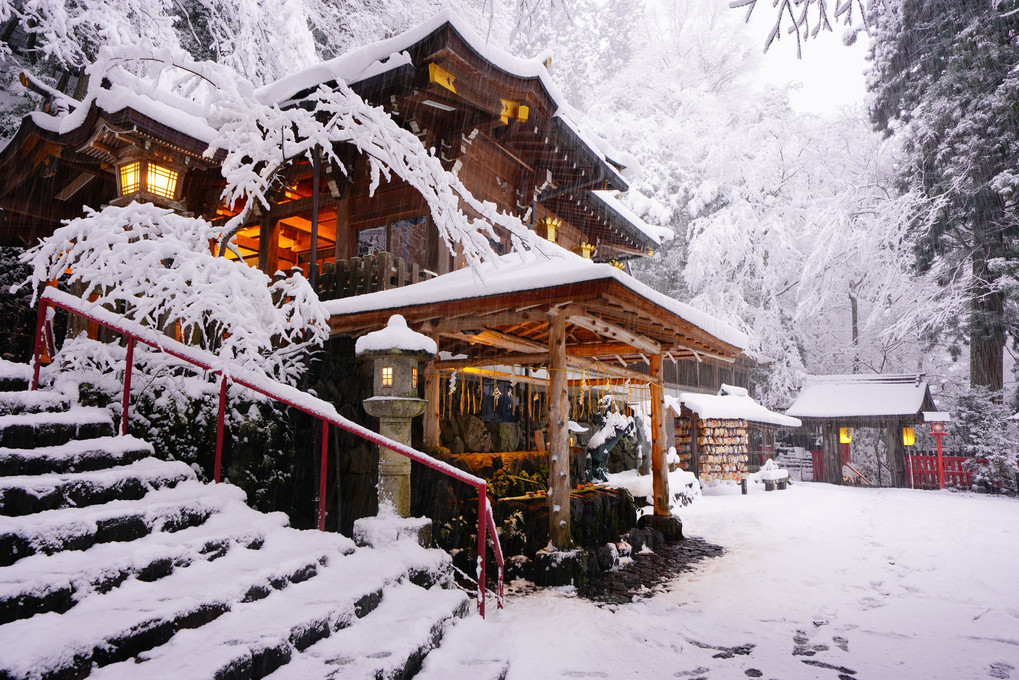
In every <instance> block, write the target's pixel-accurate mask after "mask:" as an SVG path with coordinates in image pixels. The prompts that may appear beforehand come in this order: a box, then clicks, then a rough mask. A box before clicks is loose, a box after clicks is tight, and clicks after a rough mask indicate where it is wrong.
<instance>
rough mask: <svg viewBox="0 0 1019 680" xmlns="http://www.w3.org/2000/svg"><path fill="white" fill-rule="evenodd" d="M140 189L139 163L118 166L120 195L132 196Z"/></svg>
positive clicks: (140, 167) (140, 165) (140, 174)
mask: <svg viewBox="0 0 1019 680" xmlns="http://www.w3.org/2000/svg"><path fill="white" fill-rule="evenodd" d="M141 187H142V164H141V162H140V161H135V162H134V163H128V164H127V165H122V166H120V194H121V195H124V194H133V193H134V192H136V191H138V190H139V189H141Z"/></svg>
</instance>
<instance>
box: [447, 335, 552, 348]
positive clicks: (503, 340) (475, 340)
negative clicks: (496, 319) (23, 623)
mask: <svg viewBox="0 0 1019 680" xmlns="http://www.w3.org/2000/svg"><path fill="white" fill-rule="evenodd" d="M448 335H449V337H451V338H456V339H457V340H462V341H464V342H468V343H470V344H472V345H487V346H488V347H497V348H499V349H504V350H507V351H510V352H520V353H530V354H535V353H540V352H544V351H545V346H544V345H542V344H541V343H538V342H534V341H532V340H527V339H526V338H520V337H517V336H515V335H508V334H506V333H500V332H499V331H493V330H484V331H481V332H480V333H477V334H475V335H467V334H466V333H449V334H448Z"/></svg>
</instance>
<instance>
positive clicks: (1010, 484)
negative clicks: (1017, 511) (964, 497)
mask: <svg viewBox="0 0 1019 680" xmlns="http://www.w3.org/2000/svg"><path fill="white" fill-rule="evenodd" d="M1001 401H1002V399H1001V393H1000V392H992V391H991V390H989V389H987V388H986V387H984V386H982V385H978V386H976V387H973V388H971V389H970V390H969V391H967V392H965V393H963V394H962V395H960V396H959V401H958V403H957V404H956V410H955V413H954V420H953V421H952V424H951V429H950V434H951V436H952V439H953V440H954V441H955V443H956V445H957V446H959V447H961V448H962V451H963V453H964V454H965V455H966V456H970V457H972V458H973V461H972V467H973V472H974V475H973V482H974V484H981V485H984V486H992V487H997V486H999V485H1000V487H1001V489H1002V490H1004V491H1007V492H1008V493H1012V494H1014V493H1015V492H1016V473H1017V468H1016V463H1017V461H1019V456H1017V453H1019V452H1017V450H1016V447H1015V442H1014V441H1013V438H1012V437H1011V436H1010V435H1009V432H1008V423H1009V421H1008V416H1009V413H1010V411H1009V409H1007V408H1006V407H1005V406H1003V405H1002V403H1001Z"/></svg>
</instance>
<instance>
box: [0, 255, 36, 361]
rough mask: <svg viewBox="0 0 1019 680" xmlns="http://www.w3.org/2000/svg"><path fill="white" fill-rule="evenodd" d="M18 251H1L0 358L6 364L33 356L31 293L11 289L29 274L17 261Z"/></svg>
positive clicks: (33, 330) (25, 266)
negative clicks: (4, 360) (1, 324)
mask: <svg viewBox="0 0 1019 680" xmlns="http://www.w3.org/2000/svg"><path fill="white" fill-rule="evenodd" d="M22 252H24V251H23V250H22V249H21V248H12V247H4V248H0V319H3V320H4V323H3V327H2V328H0V357H3V358H4V359H7V360H9V361H27V360H28V359H29V357H31V355H32V342H33V337H32V336H33V334H34V332H35V311H34V310H33V309H32V294H31V292H30V291H27V290H12V288H15V287H16V286H17V285H18V284H20V283H21V282H22V281H24V280H25V278H26V277H27V276H28V274H29V268H28V266H27V265H25V264H24V263H22V262H21V261H20V257H21V254H22Z"/></svg>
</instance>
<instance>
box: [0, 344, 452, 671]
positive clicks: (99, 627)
mask: <svg viewBox="0 0 1019 680" xmlns="http://www.w3.org/2000/svg"><path fill="white" fill-rule="evenodd" d="M27 378H28V374H27V367H24V366H21V367H15V365H12V364H8V363H6V362H2V363H0V679H8V678H11V679H13V678H19V679H20V678H26V679H27V678H31V679H33V680H42V679H46V680H48V679H58V678H59V679H76V678H85V677H89V678H99V679H110V678H132V679H137V678H146V679H155V678H174V679H190V678H195V679H206V678H207V679H210V680H211V679H217V680H218V679H223V680H226V679H234V678H243V679H255V678H266V677H269V678H302V679H305V678H307V679H314V678H409V677H412V676H413V675H414V674H415V673H416V672H417V671H418V670H419V669H420V667H421V663H422V660H423V659H424V657H425V656H426V655H427V654H428V652H429V651H430V650H431V649H433V648H434V647H436V646H437V644H438V642H439V640H440V639H441V638H442V635H443V633H444V631H445V630H446V629H447V628H448V627H449V626H450V625H452V623H453V622H455V621H456V620H457V619H458V618H460V617H463V616H465V615H467V614H468V613H469V612H470V611H471V608H472V607H471V603H470V600H469V599H468V598H467V596H466V595H465V594H464V593H462V592H461V591H459V590H456V589H450V588H447V587H446V586H450V585H451V582H452V579H451V577H450V573H451V572H450V561H449V557H448V556H447V555H446V554H445V553H443V552H440V551H437V550H426V549H424V548H421V547H420V546H418V545H417V544H416V543H415V542H414V541H413V540H399V541H396V542H393V543H391V544H389V545H385V546H381V547H376V548H366V547H358V546H355V545H354V543H353V542H352V541H350V539H348V538H346V537H344V536H341V535H338V534H330V533H321V532H315V531H298V530H295V529H291V528H289V527H287V521H286V517H285V516H283V515H282V514H281V513H276V514H263V513H259V512H256V511H254V510H252V509H250V508H249V507H248V506H247V505H245V503H244V494H243V492H241V491H240V489H238V488H236V487H233V486H230V485H228V484H220V485H212V484H203V483H201V482H199V481H197V480H196V478H195V474H194V472H193V471H192V470H191V469H190V468H189V467H188V466H187V465H185V464H183V463H180V462H174V461H164V460H159V459H158V458H156V457H154V456H153V449H152V447H151V445H149V444H148V443H146V442H144V441H142V440H139V439H136V438H134V437H116V436H113V435H114V428H113V423H112V420H111V416H110V414H109V413H108V412H107V411H105V410H102V409H92V408H83V407H80V406H77V405H75V404H74V403H72V400H71V399H68V398H66V397H65V396H63V395H60V394H56V393H52V392H46V391H36V392H28V391H26V388H27Z"/></svg>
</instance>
